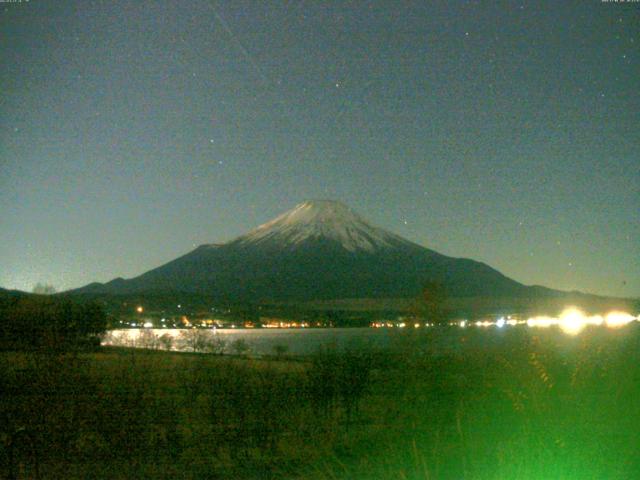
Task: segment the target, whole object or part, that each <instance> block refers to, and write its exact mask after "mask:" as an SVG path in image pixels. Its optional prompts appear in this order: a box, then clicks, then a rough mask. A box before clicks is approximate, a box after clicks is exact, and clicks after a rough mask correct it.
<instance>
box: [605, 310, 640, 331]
mask: <svg viewBox="0 0 640 480" xmlns="http://www.w3.org/2000/svg"><path fill="white" fill-rule="evenodd" d="M634 320H635V317H634V316H633V315H629V314H628V313H627V312H618V311H613V312H609V313H608V314H607V316H606V318H605V322H606V324H607V327H609V328H618V327H624V326H625V325H627V324H628V323H631V322H633V321H634Z"/></svg>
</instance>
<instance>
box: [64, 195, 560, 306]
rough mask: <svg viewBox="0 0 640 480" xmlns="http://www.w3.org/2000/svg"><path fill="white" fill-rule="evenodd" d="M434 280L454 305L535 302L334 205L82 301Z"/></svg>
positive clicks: (250, 294) (328, 296) (98, 288)
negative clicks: (466, 300) (462, 301)
mask: <svg viewBox="0 0 640 480" xmlns="http://www.w3.org/2000/svg"><path fill="white" fill-rule="evenodd" d="M428 282H437V283H438V284H440V285H442V286H443V287H444V288H445V290H446V292H447V295H448V296H451V297H531V296H536V297H539V296H540V295H544V296H546V295H552V294H554V293H560V292H556V291H553V290H550V289H546V288H543V287H527V286H524V285H522V284H521V283H518V282H516V281H514V280H511V279H509V278H507V277H506V276H504V275H502V274H501V273H500V272H498V271H497V270H495V269H493V268H491V267H489V266H488V265H485V264H484V263H481V262H477V261H474V260H470V259H464V258H452V257H448V256H445V255H442V254H439V253H437V252H435V251H433V250H429V249H427V248H425V247H423V246H420V245H418V244H416V243H413V242H410V241H409V240H406V239H404V238H402V237H400V236H398V235H395V234H393V233H391V232H388V231H386V230H384V229H381V228H378V227H375V226H372V225H370V224H369V223H368V222H366V221H365V220H364V219H363V218H361V217H360V216H359V215H358V214H356V213H355V212H353V211H352V210H351V209H350V208H349V207H347V206H346V205H344V204H342V203H340V202H336V201H329V200H317V201H308V202H304V203H301V204H299V205H297V206H296V207H294V208H293V209H292V210H290V211H288V212H285V213H284V214H282V215H280V216H278V217H277V218H275V219H273V220H271V221H269V222H267V223H265V224H263V225H260V226H259V227H257V228H255V229H254V230H252V231H250V232H248V233H246V234H245V235H242V236H240V237H238V238H236V239H234V240H231V241H229V242H227V243H224V244H206V245H201V246H200V247H198V248H196V249H195V250H193V251H191V252H189V253H187V254H186V255H184V256H182V257H179V258H177V259H175V260H173V261H171V262H169V263H166V264H165V265H162V266H160V267H157V268H155V269H153V270H150V271H148V272H146V273H144V274H142V275H140V276H138V277H135V278H132V279H129V280H125V279H122V278H118V279H115V280H112V281H110V282H108V283H105V284H100V283H93V284H90V285H87V286H85V287H82V288H80V289H77V290H73V291H70V292H68V293H74V294H98V295H101V294H115V295H127V294H135V295H140V294H169V293H171V294H179V293H189V294H202V295H207V296H208V297H212V298H218V299H220V300H221V301H230V302H250V303H261V302H279V301H315V300H332V299H354V298H372V299H375V298H410V297H415V296H416V295H417V294H419V293H420V291H421V290H422V289H423V288H424V285H425V284H427V283H428Z"/></svg>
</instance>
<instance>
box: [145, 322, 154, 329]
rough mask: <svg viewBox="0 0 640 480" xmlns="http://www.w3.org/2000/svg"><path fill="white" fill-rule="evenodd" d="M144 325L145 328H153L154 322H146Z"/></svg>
mask: <svg viewBox="0 0 640 480" xmlns="http://www.w3.org/2000/svg"><path fill="white" fill-rule="evenodd" d="M143 327H144V328H153V323H151V322H144V325H143Z"/></svg>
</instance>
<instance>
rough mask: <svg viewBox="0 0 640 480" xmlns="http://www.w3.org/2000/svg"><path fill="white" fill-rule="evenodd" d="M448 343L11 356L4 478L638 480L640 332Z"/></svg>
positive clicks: (0, 425)
mask: <svg viewBox="0 0 640 480" xmlns="http://www.w3.org/2000/svg"><path fill="white" fill-rule="evenodd" d="M435 334H438V333H434V330H431V331H429V332H426V331H425V332H424V333H419V332H415V331H414V332H407V333H406V335H403V336H402V338H401V339H399V341H398V345H397V346H396V348H394V349H392V350H391V351H387V352H371V351H367V350H365V349H362V348H356V347H353V348H351V349H349V350H347V351H343V352H337V351H335V350H333V349H331V348H327V349H324V350H323V351H321V352H318V353H317V354H316V355H314V356H312V357H310V358H305V359H302V360H297V361H293V360H286V359H285V360H282V359H280V360H264V359H263V360H256V359H250V358H241V357H231V356H219V355H207V354H188V353H170V352H159V351H144V350H127V349H115V348H114V349H104V350H102V351H97V352H93V353H87V352H84V353H73V352H66V353H64V352H57V353H42V352H21V353H17V352H4V353H2V354H0V372H1V373H0V392H1V394H0V395H1V396H0V436H1V442H2V443H1V445H2V450H1V453H0V469H1V470H0V476H2V477H9V476H10V475H13V476H14V478H42V479H49V478H110V479H111V478H122V479H124V478H167V479H168V478H172V479H173V478H185V479H190V478H229V479H240V478H256V479H270V478H273V479H276V478H278V479H280V478H300V479H303V478H311V479H358V480H360V479H496V480H497V479H527V480H529V479H605V478H606V479H621V480H622V479H625V480H627V479H632V478H640V329H639V328H638V326H637V325H635V324H634V325H632V326H628V327H626V328H624V329H621V330H616V331H611V330H609V331H608V330H605V329H602V328H594V329H588V330H586V331H584V332H583V333H582V334H581V335H580V336H578V337H575V338H569V337H563V336H561V335H560V334H559V333H558V332H553V331H545V330H540V331H536V332H534V331H531V330H527V329H525V328H514V329H511V330H508V331H504V332H502V331H500V332H497V331H496V330H495V329H492V330H477V329H469V330H468V332H467V333H466V334H465V336H462V337H460V342H461V343H464V342H470V341H471V340H473V339H471V338H470V337H472V336H475V335H484V336H487V342H486V345H487V347H486V348H484V349H483V350H482V351H473V350H469V349H460V350H459V353H450V354H447V355H439V356H436V355H434V354H433V353H429V348H428V345H429V342H430V336H431V335H435ZM440 334H442V333H440ZM496 336H498V337H496ZM475 343H476V342H475V340H474V341H473V344H475ZM36 470H37V475H38V477H36Z"/></svg>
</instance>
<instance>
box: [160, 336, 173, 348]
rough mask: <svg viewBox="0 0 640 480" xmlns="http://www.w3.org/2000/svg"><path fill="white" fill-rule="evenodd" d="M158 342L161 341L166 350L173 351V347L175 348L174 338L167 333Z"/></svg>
mask: <svg viewBox="0 0 640 480" xmlns="http://www.w3.org/2000/svg"><path fill="white" fill-rule="evenodd" d="M158 340H159V341H160V344H161V345H162V348H164V349H165V350H171V347H172V346H173V337H172V336H171V335H170V334H168V333H165V334H164V335H161V336H160V338H159V339H158Z"/></svg>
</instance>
